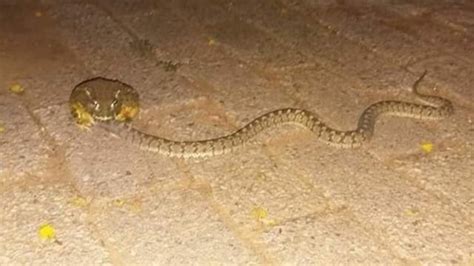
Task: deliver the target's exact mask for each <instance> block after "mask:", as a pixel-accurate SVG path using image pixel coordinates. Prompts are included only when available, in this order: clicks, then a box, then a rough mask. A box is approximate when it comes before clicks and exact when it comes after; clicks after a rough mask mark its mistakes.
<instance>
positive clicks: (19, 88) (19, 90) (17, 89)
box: [9, 83, 25, 94]
mask: <svg viewBox="0 0 474 266" xmlns="http://www.w3.org/2000/svg"><path fill="white" fill-rule="evenodd" d="M9 90H10V91H11V92H13V93H16V94H20V93H22V92H24V91H25V88H23V87H22V86H21V85H20V84H17V83H16V84H13V85H11V86H10V88H9Z"/></svg>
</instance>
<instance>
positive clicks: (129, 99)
mask: <svg viewBox="0 0 474 266" xmlns="http://www.w3.org/2000/svg"><path fill="white" fill-rule="evenodd" d="M425 74H426V72H425V73H424V74H423V75H422V76H421V77H420V78H419V79H418V80H417V81H416V82H415V84H414V85H413V89H412V92H413V94H414V95H415V96H416V98H417V99H418V100H419V101H421V102H422V103H423V104H417V103H410V102H403V101H392V100H390V101H380V102H376V103H373V104H371V105H370V106H368V107H367V108H366V109H365V110H364V111H363V112H362V114H361V115H360V117H359V121H358V124H357V128H356V129H354V130H348V131H341V130H337V129H334V128H331V127H330V126H328V125H327V124H326V123H324V122H323V121H322V120H320V119H319V118H318V117H317V115H316V114H314V113H312V112H310V111H307V110H304V109H296V108H285V109H278V110H275V111H271V112H268V113H266V114H263V115H261V116H259V117H257V118H256V119H254V120H253V121H251V122H250V123H248V124H247V125H245V126H243V127H242V128H240V129H238V130H237V131H235V132H233V133H231V134H229V135H225V136H222V137H218V138H212V139H206V140H198V141H176V140H169V139H166V138H162V137H158V136H154V135H150V134H147V133H144V132H142V131H140V130H138V129H136V128H134V127H133V126H132V125H131V123H129V121H130V120H131V119H132V118H133V117H135V116H136V114H137V113H138V110H139V95H138V92H137V91H136V90H135V89H134V88H133V87H131V86H129V85H127V84H125V83H122V82H120V81H118V80H111V79H106V78H102V77H97V78H93V79H90V80H86V81H84V82H82V83H79V84H78V85H77V86H76V87H75V88H74V89H73V91H72V93H71V96H70V99H69V103H70V107H71V112H72V114H73V116H74V117H75V119H76V122H77V123H78V124H79V125H81V126H86V127H88V126H90V125H91V124H93V123H94V120H99V121H101V122H100V126H101V127H103V128H105V129H106V130H107V131H109V132H112V133H114V134H116V135H118V136H119V137H121V138H123V139H125V140H126V141H129V142H131V143H133V144H135V145H137V146H139V147H140V148H141V149H144V150H147V151H151V152H157V153H159V154H162V155H165V156H169V157H182V158H198V157H207V156H214V155H219V154H225V153H229V152H231V151H233V150H234V149H236V148H237V147H240V146H242V145H243V144H245V143H246V142H248V141H249V140H250V139H251V138H253V137H254V136H255V135H257V134H258V133H260V132H261V131H263V130H265V129H267V128H269V127H272V126H277V125H280V124H283V123H295V124H299V125H302V126H304V127H306V128H308V129H309V130H311V131H312V132H313V133H314V134H315V135H316V137H317V138H318V140H320V141H322V142H325V143H327V144H329V145H332V146H335V147H339V148H357V147H359V146H361V145H362V144H364V143H365V142H368V141H369V140H370V139H371V138H372V135H373V133H374V127H375V122H376V120H377V117H378V116H379V115H382V114H384V115H394V116H400V117H411V118H417V119H423V120H436V119H442V118H445V117H447V116H449V115H451V114H452V113H453V106H452V104H451V102H450V101H449V100H447V99H445V98H441V97H438V96H433V95H426V94H421V93H420V92H418V89H417V87H418V83H419V82H420V81H421V80H422V79H423V77H424V75H425Z"/></svg>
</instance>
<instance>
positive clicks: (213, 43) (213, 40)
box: [207, 38, 217, 46]
mask: <svg viewBox="0 0 474 266" xmlns="http://www.w3.org/2000/svg"><path fill="white" fill-rule="evenodd" d="M216 44H217V41H216V39H214V38H209V41H208V42H207V45H209V46H213V45H216Z"/></svg>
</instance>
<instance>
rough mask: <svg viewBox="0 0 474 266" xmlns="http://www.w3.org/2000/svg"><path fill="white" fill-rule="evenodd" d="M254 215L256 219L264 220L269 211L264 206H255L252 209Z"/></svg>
mask: <svg viewBox="0 0 474 266" xmlns="http://www.w3.org/2000/svg"><path fill="white" fill-rule="evenodd" d="M251 214H252V217H253V218H255V219H256V220H262V219H265V218H267V217H268V212H267V210H265V209H264V208H262V207H255V208H253V209H252V212H251Z"/></svg>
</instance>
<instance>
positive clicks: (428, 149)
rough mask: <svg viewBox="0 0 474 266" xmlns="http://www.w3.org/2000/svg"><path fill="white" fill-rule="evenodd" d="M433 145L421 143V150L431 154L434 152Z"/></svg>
mask: <svg viewBox="0 0 474 266" xmlns="http://www.w3.org/2000/svg"><path fill="white" fill-rule="evenodd" d="M433 146H434V145H433V143H431V142H423V143H421V149H422V150H423V151H424V152H425V153H430V152H432V151H433Z"/></svg>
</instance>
